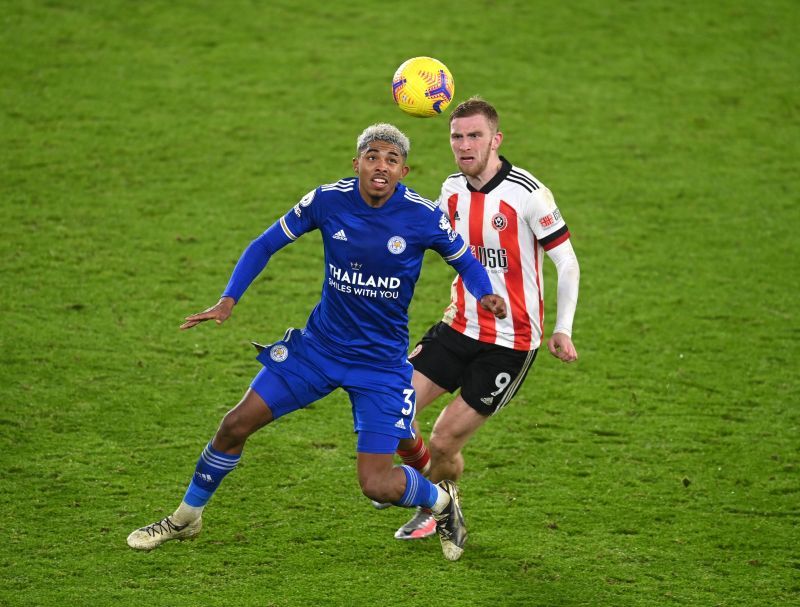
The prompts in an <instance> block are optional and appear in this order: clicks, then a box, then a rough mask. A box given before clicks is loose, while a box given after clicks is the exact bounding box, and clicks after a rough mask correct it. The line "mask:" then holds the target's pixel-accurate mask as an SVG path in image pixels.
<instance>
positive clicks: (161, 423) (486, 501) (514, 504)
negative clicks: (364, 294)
mask: <svg viewBox="0 0 800 607" xmlns="http://www.w3.org/2000/svg"><path fill="white" fill-rule="evenodd" d="M0 8H2V10H0V21H1V22H2V28H0V67H1V68H2V69H0V91H1V92H0V254H2V259H3V264H2V274H0V276H2V278H1V280H2V283H1V284H2V292H3V299H4V306H3V308H4V314H3V316H4V318H3V329H2V331H0V363H1V364H0V407H1V408H0V448H2V453H3V457H2V461H3V466H2V468H0V470H1V471H2V482H1V483H0V487H1V488H2V491H0V532H2V536H3V537H4V540H5V541H4V548H3V550H2V551H0V565H2V569H3V576H2V578H0V604H3V605H25V606H44V605H111V604H113V605H121V606H124V605H138V604H148V605H169V606H174V605H187V606H193V605H201V604H202V605H232V604H235V605H268V606H269V605H272V606H292V605H408V606H412V605H433V604H441V603H445V602H446V603H447V604H449V605H465V606H466V605H492V606H497V605H541V606H551V605H564V606H568V605H587V606H594V605H609V606H611V605H613V606H617V605H637V606H643V605H724V606H740V605H765V606H767V605H770V606H771V605H779V604H790V603H793V602H800V582H798V579H799V578H798V570H800V549H798V543H799V541H800V534H798V525H800V483H798V480H799V479H800V440H798V436H800V414H799V413H798V408H797V399H798V394H800V389H799V388H800V382H798V380H797V371H796V368H795V367H794V365H796V364H797V361H798V359H799V358H800V356H799V355H800V352H798V346H797V343H798V338H800V329H799V328H798V321H797V318H798V316H797V312H798V307H797V300H798V296H800V288H798V287H799V286H800V285H799V284H798V283H800V274H798V272H797V259H798V257H799V254H800V251H799V250H798V249H799V248H800V247H798V239H797V236H796V233H797V231H798V228H800V211H799V210H798V206H797V204H796V203H797V201H796V192H797V191H798V189H800V178H798V173H797V167H796V165H797V158H798V156H800V144H798V141H800V129H799V128H798V125H799V123H800V103H799V102H798V99H799V98H800V97H798V85H797V76H798V74H799V73H800V59H799V58H800V44H798V42H797V36H796V34H795V31H794V30H796V24H797V23H798V18H800V7H798V5H797V3H795V2H792V1H791V0H785V1H778V0H767V1H765V2H759V3H755V2H750V3H738V4H731V3H727V2H721V1H716V2H712V1H708V2H703V3H694V2H688V1H685V0H679V1H677V2H658V1H655V0H652V1H650V2H627V1H622V0H616V1H612V2H608V3H603V4H597V3H595V2H587V1H581V2H573V3H561V2H555V1H551V0H546V1H544V2H537V3H529V2H491V1H488V0H487V1H484V2H476V1H471V0H468V1H467V2H462V3H458V4H457V5H453V6H450V5H448V6H443V5H435V6H434V5H431V4H430V3H425V2H420V1H418V0H411V1H410V2H406V3H402V4H399V5H398V4H395V5H386V4H381V3H374V2H364V1H361V2H358V1H357V2H352V3H349V4H347V5H346V6H343V7H336V6H334V5H333V4H331V3H324V2H309V3H306V4H305V5H304V6H303V8H298V5H297V4H296V3H294V2H288V1H284V2H270V3H259V2H244V1H237V2H227V3H212V2H177V3H171V2H152V1H144V2H136V3H134V2H122V1H109V2H103V3H99V2H98V3H80V2H67V1H57V0H52V1H49V2H45V1H39V2H35V1H22V2H14V3H11V2H0ZM422 54H427V55H432V56H435V57H438V58H440V59H442V60H443V61H444V62H445V63H447V65H448V66H449V67H450V69H451V71H452V72H453V74H454V76H455V80H456V97H457V99H458V100H461V99H464V98H466V97H467V96H469V95H471V94H475V93H479V94H482V95H484V96H485V97H486V98H488V99H489V100H491V101H493V102H494V103H496V104H497V106H498V109H499V110H500V112H501V119H502V128H503V130H504V131H505V134H506V139H505V142H504V145H503V152H504V153H505V155H506V156H507V157H508V158H509V159H511V160H512V161H513V162H515V163H517V164H519V165H521V166H523V167H525V168H528V169H530V170H532V171H533V172H534V174H536V175H537V177H539V178H540V179H542V180H543V181H544V182H545V183H546V184H547V185H548V186H550V187H551V189H552V190H553V191H554V192H555V194H556V197H557V199H558V200H559V204H560V207H561V209H562V211H563V213H564V215H565V217H566V218H567V221H568V223H569V226H570V229H571V232H572V234H573V243H574V246H575V248H576V250H577V253H578V255H579V259H580V262H581V270H582V282H581V296H580V303H579V307H578V314H577V318H576V322H575V335H574V338H575V343H576V346H577V347H578V350H579V352H580V355H581V358H580V361H579V362H578V363H577V364H576V365H573V366H564V365H561V364H559V363H558V362H557V361H556V360H555V359H552V358H550V357H549V356H547V355H545V353H542V355H541V356H540V357H539V359H538V361H537V363H536V366H535V369H534V371H533V373H532V374H531V376H530V377H529V379H528V381H527V382H526V384H525V385H524V387H523V389H522V390H521V392H520V394H519V396H518V398H516V399H515V401H514V403H513V406H511V407H509V408H508V409H507V410H505V411H504V412H503V414H502V415H500V416H498V417H496V418H493V419H492V420H491V422H490V423H489V424H488V425H487V426H486V428H485V429H484V430H482V431H481V432H480V433H479V434H478V435H477V436H476V437H475V438H474V440H473V441H472V442H471V443H470V445H469V446H468V448H467V450H466V452H465V455H466V458H467V470H466V473H465V475H464V477H463V480H462V488H463V491H464V495H465V514H466V516H467V519H468V523H469V526H470V533H471V536H470V542H469V544H468V550H467V552H466V553H465V555H464V557H463V558H462V560H461V561H459V562H458V563H455V564H453V563H447V562H445V561H444V560H443V559H442V557H441V553H440V550H439V547H438V545H437V543H436V542H435V541H434V542H421V543H400V542H396V541H394V540H392V539H391V534H392V533H393V531H394V529H395V528H396V527H397V526H399V525H400V524H402V523H403V522H404V521H405V519H406V516H407V514H408V513H407V512H405V511H402V510H400V509H390V510H388V511H384V512H376V511H373V510H372V508H371V507H370V505H369V502H368V501H367V500H366V499H364V498H363V497H362V496H361V495H360V493H359V489H358V483H357V481H356V478H355V453H354V442H355V441H354V436H353V434H352V432H351V427H352V426H351V421H350V413H349V406H348V404H347V399H346V397H345V396H344V394H342V393H341V392H337V393H335V394H334V395H332V396H331V397H329V398H327V399H325V400H324V401H322V402H320V403H317V404H315V405H314V406H312V407H311V408H310V409H309V410H308V411H305V412H301V413H298V414H295V415H293V416H290V417H289V418H286V419H283V420H281V421H280V422H278V423H276V424H274V425H273V426H270V427H268V428H266V429H265V430H263V431H262V432H260V433H259V434H257V435H256V436H255V437H253V439H252V440H251V442H250V443H249V444H248V447H247V449H246V451H245V458H244V459H243V463H242V465H241V467H240V468H239V469H237V471H236V472H235V473H234V474H233V475H231V477H230V478H228V479H227V480H226V481H225V483H224V485H223V487H222V489H221V490H220V491H219V493H218V495H216V496H215V497H214V499H213V501H212V503H211V506H210V507H209V508H208V510H207V513H206V516H205V517H204V518H205V521H206V529H205V531H204V533H203V535H201V536H200V538H198V540H197V541H195V542H192V543H183V544H167V545H165V546H163V547H162V548H160V549H159V550H157V551H155V552H152V553H148V554H143V553H137V552H134V551H131V550H129V549H128V548H127V546H126V545H125V536H126V535H127V534H128V532H129V531H130V530H131V529H133V528H134V527H136V526H139V525H141V524H144V523H147V522H150V521H151V520H154V519H155V518H157V517H160V516H163V514H164V513H165V512H167V511H169V510H170V509H172V508H173V507H174V506H175V505H176V504H177V502H178V500H179V499H180V497H181V495H182V492H183V490H184V487H185V484H186V483H187V481H188V478H189V476H190V474H191V472H192V469H193V466H194V462H195V459H196V457H197V456H198V454H199V452H200V450H201V449H202V447H203V445H204V444H205V442H206V441H207V440H208V439H209V438H210V436H211V435H212V434H213V432H214V430H215V428H216V425H217V423H218V421H219V419H220V418H221V416H222V415H223V414H224V412H225V411H226V410H227V409H228V408H229V407H230V406H232V405H233V404H235V402H236V401H237V400H238V398H239V396H240V395H241V393H242V392H243V390H244V389H245V388H246V386H247V384H248V382H249V380H250V378H251V377H252V375H253V374H254V373H255V372H256V371H257V369H258V363H257V362H256V361H255V360H254V359H253V352H252V350H251V349H250V346H249V345H248V343H247V342H248V340H249V339H262V340H266V341H270V340H273V339H275V338H276V337H277V336H279V335H281V334H282V333H283V331H284V329H285V328H286V327H287V326H302V325H303V323H304V322H305V319H306V317H307V315H308V312H309V311H310V309H311V308H312V307H313V305H314V303H315V302H316V299H317V297H318V294H319V289H320V282H321V275H322V255H321V248H320V241H319V238H318V237H317V236H316V235H310V236H307V237H304V238H303V239H301V241H299V242H298V243H296V244H294V245H293V246H291V247H288V248H287V249H285V250H284V251H282V252H281V253H280V254H279V255H277V256H276V257H275V258H274V259H273V261H272V262H271V264H270V266H269V268H268V269H267V271H266V272H265V274H264V275H263V276H262V277H261V278H260V279H259V280H258V281H257V282H256V283H255V284H254V285H253V286H252V287H251V289H250V291H249V292H248V293H247V295H246V296H245V298H243V300H242V303H241V305H240V306H239V307H238V308H237V310H236V311H235V316H234V317H233V318H232V319H231V321H230V322H229V323H227V324H226V325H225V326H223V327H222V328H214V327H202V328H200V329H197V330H194V331H192V332H189V333H182V332H179V331H178V330H177V326H178V324H179V323H180V321H181V319H182V318H183V317H184V316H185V315H187V314H189V313H191V312H194V311H197V310H199V309H202V308H204V307H206V306H207V305H210V304H211V303H213V302H214V301H215V300H216V297H217V296H218V295H219V292H220V291H221V289H222V288H223V287H224V285H225V283H226V281H227V278H228V275H229V273H230V270H231V268H232V266H233V263H234V262H235V260H236V259H237V258H238V255H239V253H240V252H241V250H242V249H243V248H244V246H245V245H246V244H247V243H248V242H249V241H250V240H251V239H252V238H253V237H254V236H255V235H257V234H258V233H260V231H261V230H263V229H264V228H265V227H267V226H268V225H269V224H270V223H271V222H272V221H273V220H274V219H275V218H276V217H278V216H279V215H280V214H281V213H283V212H285V210H286V209H288V208H289V206H291V205H293V204H294V203H295V202H296V201H297V200H298V199H299V198H300V197H301V196H302V195H303V194H305V193H306V192H307V191H308V190H310V189H311V188H313V187H315V186H316V185H318V184H319V183H325V182H329V181H333V180H336V179H338V178H340V177H342V176H344V175H347V174H349V173H350V171H351V169H350V158H351V157H352V155H353V148H354V143H355V137H356V135H357V134H358V133H359V132H360V131H361V129H363V128H364V126H366V125H367V124H370V123H371V122H375V121H391V122H394V123H395V124H397V125H398V126H399V127H400V128H402V129H404V130H405V131H406V132H407V133H408V134H409V136H410V137H411V139H412V154H411V166H412V172H411V174H410V175H409V177H408V179H407V182H408V183H409V184H410V185H411V186H412V187H414V188H415V189H417V190H418V191H420V192H421V193H423V194H425V195H427V196H429V197H435V196H436V195H437V193H438V187H439V184H440V182H441V180H442V178H443V177H444V176H445V175H447V174H449V173H450V172H452V171H453V168H454V165H453V163H452V158H451V155H450V151H449V149H448V145H447V126H446V121H445V119H442V118H439V119H431V120H418V119H413V118H410V117H406V116H404V115H402V114H401V113H400V112H399V111H398V110H397V109H396V108H394V107H393V106H392V103H391V98H390V94H389V85H390V78H391V75H392V73H393V71H394V69H395V68H396V67H397V66H398V65H399V64H400V63H401V62H402V61H403V60H404V59H406V58H408V57H411V56H414V55H422ZM547 272H548V273H547V278H546V280H547V285H548V287H549V292H548V294H547V301H548V310H549V321H550V326H552V319H553V317H554V305H555V302H554V292H555V288H554V287H555V280H554V278H555V276H554V273H553V271H552V267H548V269H547ZM450 277H451V274H450V270H449V268H448V267H447V266H446V265H445V264H444V263H443V262H442V261H441V260H439V259H437V258H436V257H435V256H432V257H430V258H426V262H425V267H424V270H423V276H422V279H421V281H420V284H419V287H418V290H417V295H416V298H415V301H414V303H413V305H412V309H411V333H412V338H415V337H418V336H419V335H421V333H422V332H423V331H424V330H425V329H426V328H427V326H428V325H429V324H431V323H432V322H434V321H435V320H437V319H438V317H439V316H440V313H441V310H442V308H443V307H444V305H445V304H446V301H447V297H448V289H449V281H450ZM443 402H444V401H443ZM439 408H440V407H436V406H434V407H431V408H429V409H428V410H426V411H425V412H424V413H423V415H422V416H421V421H422V423H423V426H424V427H426V428H430V425H431V424H432V422H433V420H434V419H435V416H436V414H437V413H438V410H439Z"/></svg>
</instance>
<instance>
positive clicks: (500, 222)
mask: <svg viewBox="0 0 800 607" xmlns="http://www.w3.org/2000/svg"><path fill="white" fill-rule="evenodd" d="M492 227H493V228H494V229H495V230H497V231H498V232H502V231H503V230H505V229H506V228H507V227H508V219H506V216H505V215H503V214H502V213H495V214H494V215H493V216H492Z"/></svg>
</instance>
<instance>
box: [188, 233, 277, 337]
mask: <svg viewBox="0 0 800 607" xmlns="http://www.w3.org/2000/svg"><path fill="white" fill-rule="evenodd" d="M290 242H292V239H291V238H289V237H288V236H287V235H286V233H285V232H284V230H283V229H282V228H281V225H280V221H277V222H275V223H274V224H273V225H272V226H270V228H269V229H268V230H267V231H266V232H264V233H263V234H262V235H261V236H259V237H258V238H256V239H255V240H254V241H253V242H251V243H250V244H249V245H248V246H247V248H246V249H245V250H244V252H243V253H242V256H241V257H240V258H239V261H237V262H236V266H235V267H234V268H233V273H232V274H231V278H230V280H229V281H228V286H227V287H225V291H223V293H222V297H220V300H219V301H218V302H217V303H216V304H214V305H213V306H211V307H210V308H206V309H205V310H203V311H202V312H198V313H197V314H192V315H190V316H187V317H186V322H184V323H183V324H182V325H181V327H180V328H181V329H184V330H185V329H191V328H192V327H194V326H196V325H199V324H200V323H202V322H205V321H206V320H214V321H216V323H217V324H218V325H221V324H222V323H223V322H225V321H226V320H228V318H230V315H231V312H232V311H233V306H235V305H236V303H237V302H238V301H239V299H241V297H242V295H243V294H244V292H245V291H246V290H247V287H249V286H250V284H251V283H252V282H253V281H254V280H255V278H256V276H258V275H259V274H260V273H261V271H262V270H263V269H264V268H265V267H266V265H267V262H268V261H269V259H270V257H272V255H273V254H275V252H276V251H278V250H279V249H281V248H282V247H284V246H286V245H287V244H288V243H290Z"/></svg>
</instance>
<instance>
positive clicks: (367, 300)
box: [223, 178, 492, 365]
mask: <svg viewBox="0 0 800 607" xmlns="http://www.w3.org/2000/svg"><path fill="white" fill-rule="evenodd" d="M312 230H319V231H320V232H321V234H322V241H323V244H324V250H325V277H324V282H323V285H322V296H321V299H320V301H319V303H318V304H317V306H316V307H315V308H314V310H313V311H312V312H311V316H310V317H309V319H308V323H307V329H308V330H309V331H310V332H311V333H313V334H314V335H315V336H316V337H317V338H318V339H319V340H320V341H321V342H322V343H323V345H325V346H326V347H327V348H328V349H330V351H331V352H332V353H333V354H336V355H341V356H344V357H347V358H351V359H358V360H365V361H373V362H379V363H381V364H383V365H399V364H403V363H404V361H405V360H406V355H407V352H408V306H409V303H410V302H411V297H412V295H413V294H414V287H415V285H416V282H417V279H418V278H419V274H420V269H421V267H422V260H423V256H424V253H425V250H426V249H433V250H435V251H436V252H438V253H439V254H440V255H441V256H442V257H443V258H444V259H445V261H447V262H448V263H451V264H452V265H453V266H454V267H456V269H457V270H458V271H459V272H460V273H461V274H462V276H464V278H465V284H466V286H467V288H469V289H470V290H471V291H472V292H473V294H474V295H475V296H476V297H477V298H478V299H480V297H482V296H484V295H487V294H489V293H491V292H492V290H491V284H490V283H489V280H488V277H487V275H486V273H485V270H484V269H483V267H482V266H481V265H480V264H479V263H478V262H477V260H476V259H475V258H474V257H473V256H472V255H471V254H470V253H469V250H468V248H467V246H466V244H465V243H464V241H463V240H462V238H461V237H460V236H459V235H458V234H457V233H456V232H455V231H454V230H452V229H451V226H450V221H449V220H448V219H447V217H446V216H445V215H444V214H443V213H442V211H441V210H440V209H439V208H438V207H437V205H436V204H435V203H433V202H431V201H429V200H427V199H425V198H423V197H422V196H420V195H419V194H417V193H416V192H414V191H413V190H411V189H409V188H407V187H406V186H404V185H403V184H398V186H397V188H396V190H395V192H394V194H393V195H392V196H391V197H390V198H389V200H387V201H386V203H384V204H383V205H382V206H381V207H378V208H374V207H371V206H369V205H368V204H367V203H366V202H365V201H364V200H363V198H362V197H361V195H360V193H359V189H358V179H357V178H348V179H342V180H340V181H338V182H336V183H333V184H329V185H323V186H320V187H318V188H317V189H315V190H313V191H311V192H309V193H308V194H307V195H306V196H304V197H303V198H302V199H301V200H300V202H298V203H297V204H296V205H295V206H294V207H293V208H292V209H291V210H290V211H289V212H288V213H286V215H284V216H283V217H281V218H280V220H279V221H278V222H276V224H274V225H273V226H272V227H271V228H270V229H268V230H267V231H266V232H265V233H264V234H263V235H262V236H261V237H260V238H259V239H257V240H256V241H253V243H251V246H250V247H249V248H248V250H247V251H245V254H244V255H243V256H242V259H240V261H239V263H238V264H237V267H236V269H235V270H234V273H233V276H232V277H231V281H230V282H229V283H228V287H227V288H226V290H225V292H224V293H223V295H227V296H231V297H233V298H234V299H237V300H238V299H239V297H241V294H242V293H243V292H244V290H245V289H246V288H247V286H248V285H249V284H250V282H251V281H252V280H253V279H254V278H255V276H256V275H257V274H258V273H259V272H260V271H261V269H263V267H264V265H265V264H266V261H267V260H268V259H269V256H270V255H272V253H274V252H275V251H277V250H278V249H279V248H281V247H282V246H284V245H286V244H288V243H289V242H291V241H294V240H296V239H297V238H298V237H300V236H301V235H302V234H304V233H306V232H310V231H312ZM253 247H255V248H256V249H257V250H256V252H255V254H250V255H249V257H250V260H249V261H248V260H247V259H246V258H247V257H248V252H249V251H250V249H252V248H253ZM254 255H258V256H259V257H260V262H257V263H256V265H255V266H252V262H253V261H254V260H255V257H254ZM262 262H263V263H262ZM259 266H260V267H259Z"/></svg>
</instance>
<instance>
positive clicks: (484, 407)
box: [408, 322, 537, 416]
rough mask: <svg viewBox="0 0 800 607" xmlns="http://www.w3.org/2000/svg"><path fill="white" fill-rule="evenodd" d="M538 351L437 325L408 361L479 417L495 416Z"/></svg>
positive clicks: (509, 398)
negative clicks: (515, 348)
mask: <svg viewBox="0 0 800 607" xmlns="http://www.w3.org/2000/svg"><path fill="white" fill-rule="evenodd" d="M536 352H537V350H531V351H530V352H528V351H524V350H514V349H512V348H506V347H504V346H498V345H495V344H487V343H484V342H482V341H478V340H477V339H472V338H471V337H467V336H466V335H463V334H461V333H459V332H458V331H456V330H455V329H452V328H450V326H448V325H447V324H445V323H443V322H439V323H437V324H435V325H433V326H432V327H431V328H430V329H428V332H427V333H425V335H423V337H422V339H421V340H420V341H419V343H418V344H417V346H416V347H415V348H414V350H413V351H412V352H411V355H410V356H409V357H408V359H409V360H410V361H411V364H413V365H414V369H416V370H417V371H419V372H420V373H422V374H423V375H424V376H425V377H427V378H428V379H430V380H431V381H433V382H434V383H436V384H438V385H439V386H441V387H442V388H444V389H445V390H447V391H448V392H455V391H456V390H457V389H458V388H461V398H463V399H464V401H465V402H466V403H467V404H468V405H469V406H470V407H472V408H473V409H475V411H477V412H478V413H480V414H481V415H487V416H488V415H494V414H495V413H497V412H498V411H499V410H500V409H502V408H503V407H505V406H506V405H507V404H508V401H510V400H511V398H512V397H513V396H514V394H516V393H517V390H519V387H520V386H521V385H522V382H523V381H524V380H525V376H526V375H527V374H528V370H529V369H530V368H531V366H532V365H533V361H534V360H535V359H536Z"/></svg>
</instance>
